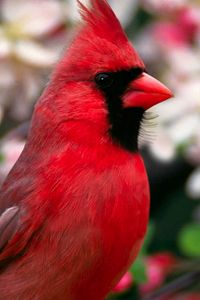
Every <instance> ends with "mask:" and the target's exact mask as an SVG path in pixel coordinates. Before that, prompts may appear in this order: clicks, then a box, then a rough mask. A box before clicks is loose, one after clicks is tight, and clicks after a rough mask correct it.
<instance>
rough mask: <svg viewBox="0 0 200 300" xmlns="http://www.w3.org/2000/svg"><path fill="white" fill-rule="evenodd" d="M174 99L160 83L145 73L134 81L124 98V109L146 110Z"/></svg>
mask: <svg viewBox="0 0 200 300" xmlns="http://www.w3.org/2000/svg"><path fill="white" fill-rule="evenodd" d="M171 97H173V94H172V92H171V91H170V90H169V89H168V88H167V87H166V86H165V85H164V84H162V83H161V82H160V81H158V80H157V79H155V78H153V77H152V76H150V75H148V74H147V73H143V74H142V75H141V76H140V77H139V78H137V79H135V80H134V81H132V82H131V83H130V85H129V89H128V91H127V92H126V94H125V95H124V97H123V102H124V107H142V108H144V109H145V110H146V109H148V108H150V107H152V106H154V105H156V104H158V103H160V102H163V101H165V100H167V99H169V98H171Z"/></svg>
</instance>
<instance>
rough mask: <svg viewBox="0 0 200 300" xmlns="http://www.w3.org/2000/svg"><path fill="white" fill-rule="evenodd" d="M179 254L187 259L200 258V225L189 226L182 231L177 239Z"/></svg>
mask: <svg viewBox="0 0 200 300" xmlns="http://www.w3.org/2000/svg"><path fill="white" fill-rule="evenodd" d="M178 245H179V248H180V250H181V252H182V253H183V254H184V255H186V256H189V257H198V258H199V257H200V224H195V223H192V224H189V225H187V226H186V227H184V228H183V229H182V231H181V232H180V235H179V239H178Z"/></svg>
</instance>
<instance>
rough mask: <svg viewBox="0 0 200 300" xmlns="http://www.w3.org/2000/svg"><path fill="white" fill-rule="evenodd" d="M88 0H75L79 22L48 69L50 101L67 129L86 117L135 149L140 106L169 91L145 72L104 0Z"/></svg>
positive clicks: (147, 105) (164, 96) (93, 125)
mask: <svg viewBox="0 0 200 300" xmlns="http://www.w3.org/2000/svg"><path fill="white" fill-rule="evenodd" d="M90 2H91V7H90V8H87V7H85V6H84V5H83V4H82V3H81V2H79V1H78V3H79V6H80V12H81V15H82V18H83V20H84V24H83V25H82V27H81V28H80V31H79V33H78V34H77V36H76V37H75V39H74V41H73V42H72V45H71V46H70V48H69V49H68V50H67V52H66V54H65V55H64V57H63V59H62V60H61V62H60V63H59V64H58V66H57V68H56V70H55V72H54V73H53V76H52V81H51V83H50V90H51V93H50V94H51V95H53V96H52V97H51V98H52V99H53V100H52V101H53V103H52V101H50V105H51V106H53V107H54V110H55V111H56V114H57V118H58V119H60V122H61V123H63V124H64V123H65V125H66V126H65V128H66V130H67V128H69V126H68V127H67V122H74V124H75V123H76V122H77V123H79V125H78V126H79V131H81V128H83V127H84V123H85V124H87V128H90V125H91V130H92V129H94V128H95V130H97V131H98V130H99V132H100V131H101V133H103V134H105V135H107V136H108V137H109V138H111V139H112V141H113V142H114V143H118V144H119V145H121V146H122V147H124V148H126V149H127V150H129V151H136V150H137V139H138V132H139V127H140V122H141V120H142V117H143V114H144V111H145V110H146V109H148V108H150V107H151V106H153V105H155V104H157V103H159V102H161V101H164V100H166V99H168V98H170V97H171V96H172V93H171V92H170V90H169V89H168V88H166V87H165V86H164V85H163V84H161V83H160V82H159V81H157V80H156V79H154V78H153V77H151V76H150V75H148V74H147V73H146V70H145V66H144V63H143V61H142V60H141V58H140V57H139V55H138V54H137V52H136V51H135V49H134V48H133V47H132V45H131V43H130V42H129V41H128V38H127V36H126V35H125V33H124V31H123V29H122V27H121V25H120V23H119V21H118V19H117V17H116V16H115V14H114V13H113V11H112V9H111V8H110V6H109V5H108V3H107V1H106V0H91V1H90ZM44 98H45V97H43V99H44ZM80 122H81V125H80ZM89 124H90V125H89ZM74 128H75V125H74ZM88 134H90V132H88Z"/></svg>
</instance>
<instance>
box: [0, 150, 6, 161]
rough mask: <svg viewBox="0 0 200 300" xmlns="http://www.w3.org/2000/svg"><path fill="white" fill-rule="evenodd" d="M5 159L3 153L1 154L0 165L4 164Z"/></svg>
mask: <svg viewBox="0 0 200 300" xmlns="http://www.w3.org/2000/svg"><path fill="white" fill-rule="evenodd" d="M4 160H5V157H4V155H3V153H1V152H0V163H2V162H4Z"/></svg>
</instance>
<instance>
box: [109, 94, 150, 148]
mask: <svg viewBox="0 0 200 300" xmlns="http://www.w3.org/2000/svg"><path fill="white" fill-rule="evenodd" d="M106 99H107V106H108V112H109V113H108V117H109V123H110V130H109V133H110V135H111V137H112V139H113V140H114V142H115V143H118V144H120V146H122V147H123V148H125V149H126V150H128V151H131V152H136V151H138V136H139V130H140V124H141V121H142V118H143V115H144V109H143V108H141V107H132V108H123V107H122V101H121V99H120V98H118V99H116V98H115V99H112V97H106Z"/></svg>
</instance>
